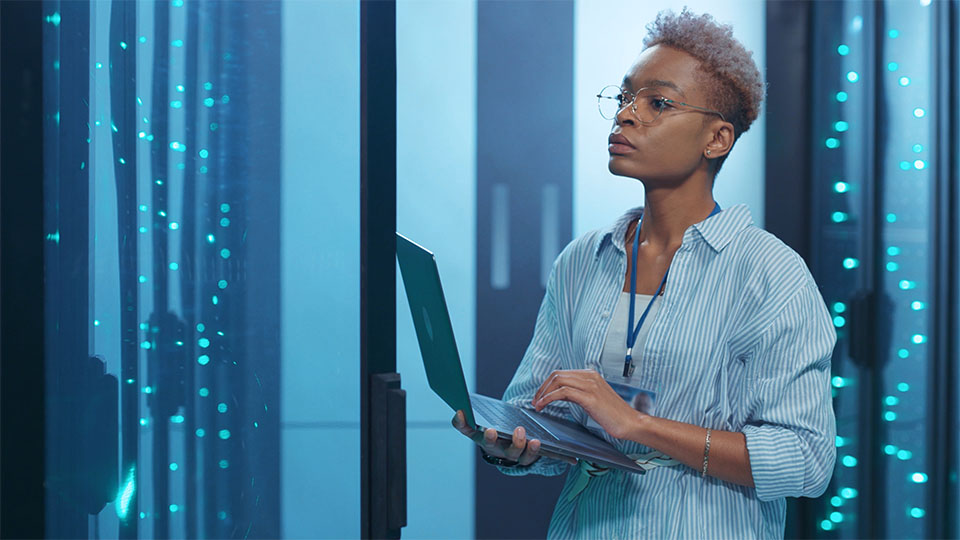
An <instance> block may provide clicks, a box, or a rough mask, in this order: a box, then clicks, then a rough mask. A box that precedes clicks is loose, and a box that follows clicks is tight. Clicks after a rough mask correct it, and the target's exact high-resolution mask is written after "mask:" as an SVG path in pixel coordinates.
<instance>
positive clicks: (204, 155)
mask: <svg viewBox="0 0 960 540" xmlns="http://www.w3.org/2000/svg"><path fill="white" fill-rule="evenodd" d="M199 155H200V157H202V158H204V159H206V158H207V156H209V155H210V152H208V151H207V149H206V148H203V149H201V150H200V152H199Z"/></svg>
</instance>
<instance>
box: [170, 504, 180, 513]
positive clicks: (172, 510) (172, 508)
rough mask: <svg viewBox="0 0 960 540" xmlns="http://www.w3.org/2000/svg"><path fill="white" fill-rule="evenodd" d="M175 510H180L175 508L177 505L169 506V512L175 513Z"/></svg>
mask: <svg viewBox="0 0 960 540" xmlns="http://www.w3.org/2000/svg"><path fill="white" fill-rule="evenodd" d="M177 510H180V507H179V506H177V505H175V504H171V505H170V511H171V512H176V511H177Z"/></svg>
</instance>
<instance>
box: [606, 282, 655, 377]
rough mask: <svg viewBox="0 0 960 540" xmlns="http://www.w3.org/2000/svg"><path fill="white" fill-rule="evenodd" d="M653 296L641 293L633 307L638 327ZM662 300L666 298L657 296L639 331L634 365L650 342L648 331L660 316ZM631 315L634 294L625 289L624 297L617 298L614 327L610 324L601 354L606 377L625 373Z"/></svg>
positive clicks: (634, 320) (621, 295) (613, 318)
mask: <svg viewBox="0 0 960 540" xmlns="http://www.w3.org/2000/svg"><path fill="white" fill-rule="evenodd" d="M651 298H653V296H651V295H649V294H638V295H637V298H636V300H635V301H634V306H633V324H634V326H636V324H637V322H638V321H639V320H640V316H641V315H643V310H645V309H647V304H648V303H650V299H651ZM662 303H663V298H657V301H656V302H654V303H653V306H652V307H651V308H650V313H648V314H647V318H646V319H645V320H644V321H643V326H642V327H641V328H640V333H639V334H637V341H636V343H634V344H633V365H634V366H637V365H638V364H639V363H640V357H641V356H642V353H643V346H644V344H646V342H647V334H648V333H649V332H650V327H652V326H653V321H654V320H655V319H656V318H657V312H658V311H659V310H660V304H662ZM629 318H630V293H629V292H621V293H620V298H619V299H618V300H617V307H616V309H615V310H614V311H613V317H612V319H611V321H610V326H609V327H607V336H606V337H605V338H604V342H603V352H601V353H600V365H601V367H602V369H603V374H604V376H606V377H609V376H611V375H614V376H618V377H619V376H621V375H623V361H624V359H625V358H626V356H627V326H628V325H629ZM634 372H636V368H634Z"/></svg>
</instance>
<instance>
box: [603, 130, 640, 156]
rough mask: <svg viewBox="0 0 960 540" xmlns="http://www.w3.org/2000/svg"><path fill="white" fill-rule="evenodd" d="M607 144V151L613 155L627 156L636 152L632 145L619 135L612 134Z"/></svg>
mask: <svg viewBox="0 0 960 540" xmlns="http://www.w3.org/2000/svg"><path fill="white" fill-rule="evenodd" d="M607 142H608V143H609V144H608V145H607V151H609V152H610V153H611V154H627V153H630V152H633V151H634V150H636V148H635V147H634V146H633V145H632V144H630V141H628V140H627V138H626V137H624V136H623V135H621V134H619V133H611V134H610V137H609V138H608V139H607Z"/></svg>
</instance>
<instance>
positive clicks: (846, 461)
mask: <svg viewBox="0 0 960 540" xmlns="http://www.w3.org/2000/svg"><path fill="white" fill-rule="evenodd" d="M840 462H841V463H843V466H844V467H856V466H857V458H855V457H853V456H850V455H847V456H843V459H842V460H841V461H840Z"/></svg>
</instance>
